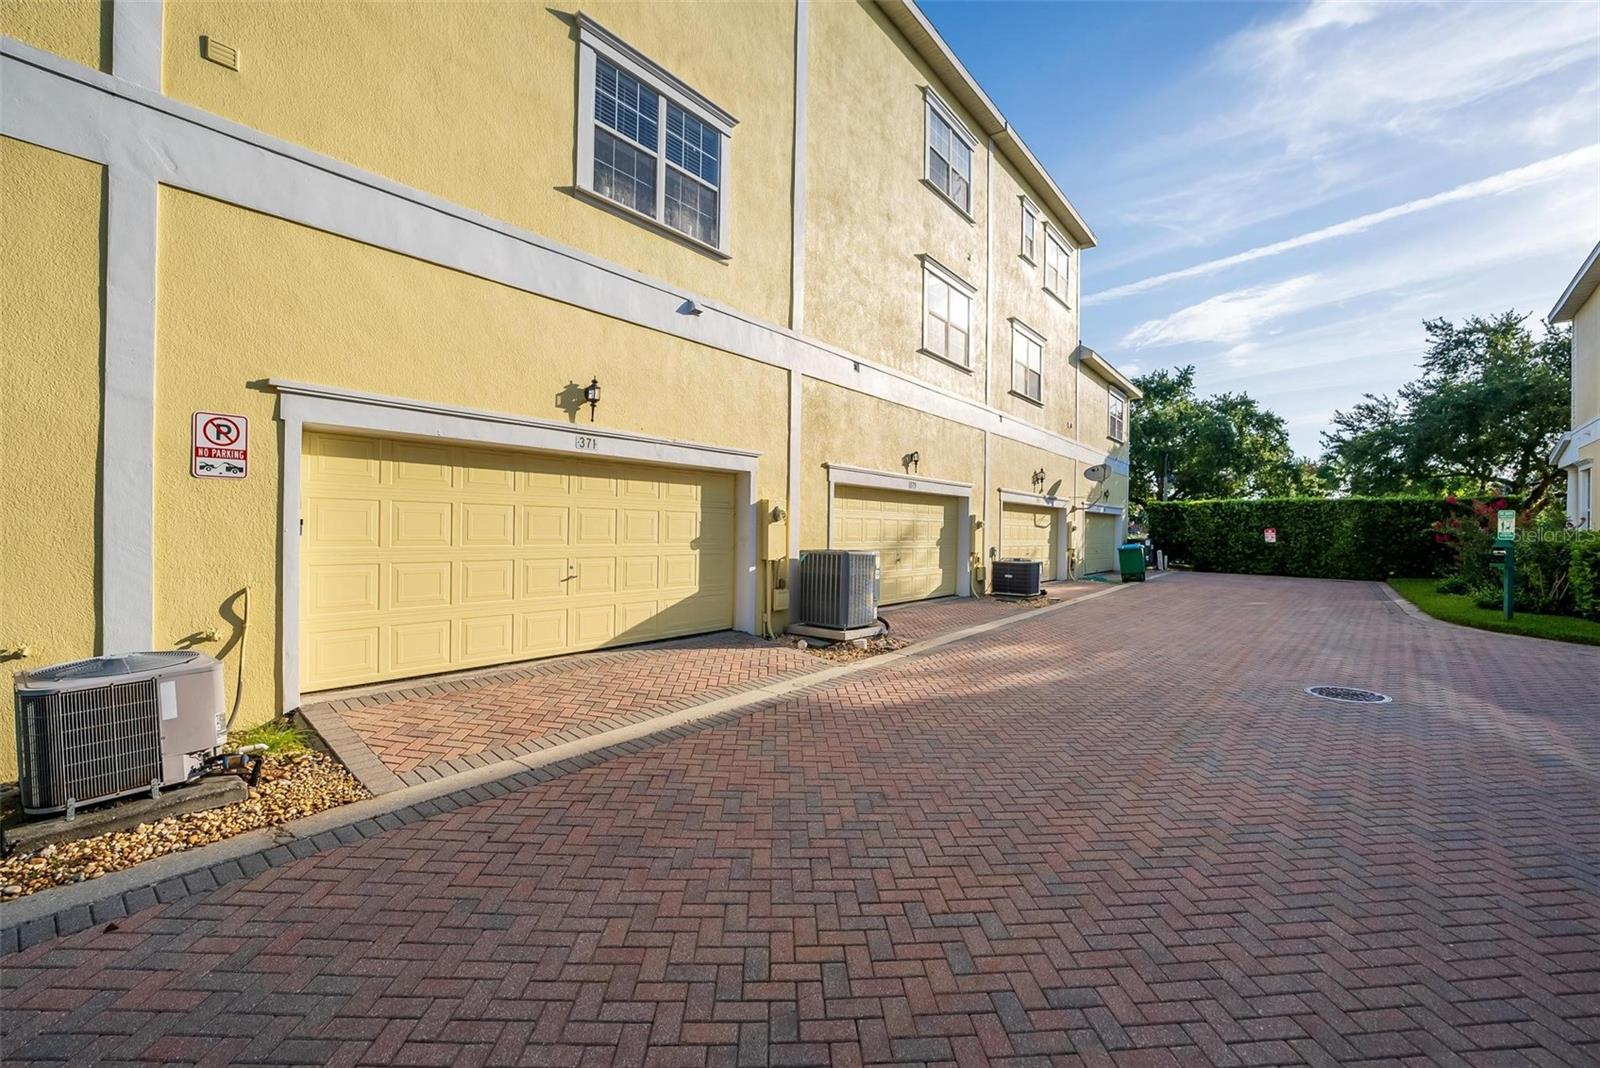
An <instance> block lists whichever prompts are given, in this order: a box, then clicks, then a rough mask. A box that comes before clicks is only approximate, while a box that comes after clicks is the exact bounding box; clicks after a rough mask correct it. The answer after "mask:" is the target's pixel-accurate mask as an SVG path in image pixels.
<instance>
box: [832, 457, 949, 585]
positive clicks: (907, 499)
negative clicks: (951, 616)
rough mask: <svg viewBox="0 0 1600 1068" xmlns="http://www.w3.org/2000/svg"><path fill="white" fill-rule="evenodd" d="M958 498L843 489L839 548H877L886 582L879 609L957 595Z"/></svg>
mask: <svg viewBox="0 0 1600 1068" xmlns="http://www.w3.org/2000/svg"><path fill="white" fill-rule="evenodd" d="M956 529H957V528H956V498H954V497H932V496H928V495H926V494H921V493H897V492H895V491H893V490H882V489H867V488H865V487H861V486H839V487H837V488H836V489H835V490H834V500H833V547H834V548H835V549H871V550H874V551H876V552H877V554H878V567H879V568H880V569H881V571H882V575H883V577H882V581H881V583H880V585H879V587H878V603H879V604H895V603H896V602H899V601H917V600H921V599H923V598H925V597H943V596H946V595H947V594H952V593H955V592H956Z"/></svg>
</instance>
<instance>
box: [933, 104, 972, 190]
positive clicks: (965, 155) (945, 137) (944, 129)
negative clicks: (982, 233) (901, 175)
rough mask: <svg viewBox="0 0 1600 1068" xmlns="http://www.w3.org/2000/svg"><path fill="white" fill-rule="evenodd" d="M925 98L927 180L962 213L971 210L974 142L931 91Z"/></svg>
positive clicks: (964, 128) (965, 129) (959, 121)
mask: <svg viewBox="0 0 1600 1068" xmlns="http://www.w3.org/2000/svg"><path fill="white" fill-rule="evenodd" d="M924 96H925V97H926V99H927V113H928V119H927V139H928V173H927V175H926V177H927V180H928V184H929V185H931V186H933V187H934V188H935V189H937V190H938V191H939V192H941V193H943V194H944V195H945V196H946V197H948V198H949V200H950V202H951V203H952V204H954V205H955V206H956V207H958V208H960V209H961V212H962V214H964V215H970V214H971V213H972V152H973V149H974V148H976V147H977V142H976V141H975V140H974V139H973V137H972V135H971V134H970V133H968V132H967V128H966V127H965V126H963V125H962V124H961V120H959V119H957V118H956V117H955V115H954V113H952V112H951V111H950V109H949V108H947V107H945V106H944V104H943V103H942V102H940V100H939V98H938V97H936V96H934V95H933V93H931V92H927V93H925V94H924Z"/></svg>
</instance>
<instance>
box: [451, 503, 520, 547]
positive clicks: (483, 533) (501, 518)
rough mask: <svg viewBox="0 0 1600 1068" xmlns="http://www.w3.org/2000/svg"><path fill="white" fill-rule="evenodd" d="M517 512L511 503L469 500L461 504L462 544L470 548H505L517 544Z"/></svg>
mask: <svg viewBox="0 0 1600 1068" xmlns="http://www.w3.org/2000/svg"><path fill="white" fill-rule="evenodd" d="M516 540H517V513H516V508H515V506H513V505H510V504H486V503H483V502H481V501H468V502H467V503H465V504H463V505H462V506H461V544H462V546H463V547H464V548H468V549H483V548H494V549H499V548H505V547H507V546H511V545H514V544H516Z"/></svg>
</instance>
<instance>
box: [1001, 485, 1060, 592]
mask: <svg viewBox="0 0 1600 1068" xmlns="http://www.w3.org/2000/svg"><path fill="white" fill-rule="evenodd" d="M1059 514H1060V513H1059V511H1058V510H1057V509H1055V508H1035V507H1033V506H1032V505H1027V504H1002V505H1001V506H1000V555H1001V556H1006V557H1021V558H1023V559H1027V560H1037V561H1039V562H1040V563H1041V564H1043V565H1044V566H1043V567H1042V568H1041V569H1040V573H1041V574H1042V575H1043V576H1044V580H1045V581H1046V582H1049V581H1050V580H1051V579H1055V578H1058V577H1059V574H1058V572H1057V568H1056V544H1057V542H1056V517H1057V516H1058V515H1059Z"/></svg>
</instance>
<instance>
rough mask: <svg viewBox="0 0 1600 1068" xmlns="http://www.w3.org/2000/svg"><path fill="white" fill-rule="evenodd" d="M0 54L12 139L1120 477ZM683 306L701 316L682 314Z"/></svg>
mask: <svg viewBox="0 0 1600 1068" xmlns="http://www.w3.org/2000/svg"><path fill="white" fill-rule="evenodd" d="M0 54H3V58H4V62H3V65H0V129H3V131H4V133H5V134H7V135H8V136H11V137H16V138H19V139H21V140H24V141H28V142H30V143H33V144H36V145H40V146H42V147H44V148H49V149H52V150H54V151H58V152H66V153H68V154H71V155H75V156H79V157H81V158H83V159H87V160H91V161H94V162H100V163H112V164H117V163H124V164H127V165H130V166H134V167H136V168H138V169H139V170H140V171H141V172H142V173H145V174H148V175H149V176H151V177H152V178H154V179H155V180H156V181H158V182H161V183H163V184H166V185H170V186H173V187H174V188H178V189H186V190H189V191H192V192H195V193H199V194H201V195H203V196H208V197H211V198H213V199H216V200H221V201H223V202H225V203H229V204H235V205H238V206H240V207H244V208H248V209H250V210H252V211H259V212H262V213H264V214H268V215H272V216H275V217H277V218H281V219H285V220H288V221H290V222H293V223H297V224H300V225H303V226H309V227H312V228H314V229H318V230H324V231H326V232H328V233H331V234H335V235H338V236H340V237H345V238H349V239H351V240H354V241H360V242H362V243H364V244H368V245H373V246H375V247H377V248H383V249H388V250H391V251H394V252H398V253H400V254H402V255H406V256H410V257H412V258H414V259H420V260H423V261H426V262H428V263H434V264H438V265H439V266H442V267H447V268H449V269H451V270H457V271H461V272H463V273H466V274H470V275H474V276H476V277H479V278H485V279H488V280H490V281H494V282H498V283H500V284H502V285H507V286H510V287H512V288H515V289H520V290H522V291H523V292H527V293H533V294H536V295H538V296H543V297H548V298H549V299H552V300H556V301H560V302H562V303H565V304H570V305H573V306H575V307H579V308H585V309H589V310H592V311H596V312H599V313H601V314H603V315H608V316H611V317H613V318H616V319H620V320H623V321H625V322H631V323H635V324H637V325H639V326H644V327H647V328H649V329H653V330H658V331H661V332H663V333H667V334H672V335H674V336H677V337H682V338H685V339H687V340H690V341H694V342H698V343H700V344H704V345H710V346H712V347H714V348H719V349H723V350H724V351H727V352H731V353H734V354H736V355H739V356H744V357H747V358H749V359H753V360H756V361H758V362H761V363H766V364H770V365H773V366H778V367H784V368H787V369H789V370H793V371H798V372H799V373H801V374H804V375H806V376H808V377H810V378H815V379H817V380H818V381H821V382H827V383H829V384H831V385H836V386H839V387H841V388H844V389H849V390H853V391H855V392H859V393H864V394H867V395H869V396H874V397H878V398H880V399H883V400H887V401H889V402H890V403H893V404H898V405H901V406H902V407H907V408H912V409H916V410H918V411H923V412H926V413H928V414H930V415H935V416H938V417H939V418H943V419H949V420H951V421H954V422H958V423H962V424H965V425H967V426H971V427H975V428H977V429H980V430H985V431H987V432H989V433H993V434H998V435H1000V436H1001V437H1004V438H1008V439H1010V440H1013V441H1018V442H1021V443H1023V444H1026V445H1031V446H1033V447H1035V448H1039V449H1042V450H1045V451H1047V452H1051V453H1054V454H1056V455H1059V456H1064V457H1068V458H1071V459H1075V460H1080V461H1082V462H1084V463H1090V464H1093V463H1106V464H1109V465H1110V466H1111V468H1112V469H1113V470H1115V471H1117V473H1119V474H1124V473H1126V471H1127V463H1126V461H1124V460H1121V459H1118V458H1117V457H1114V456H1111V455H1108V454H1107V453H1105V452H1103V451H1100V450H1096V449H1093V448H1090V447H1089V446H1087V445H1085V444H1083V443H1081V442H1077V441H1073V440H1072V439H1070V438H1067V437H1065V436H1064V435H1061V434H1057V433H1055V432H1053V431H1050V430H1046V429H1044V428H1042V427H1037V426H1034V425H1032V424H1029V423H1025V422H1021V421H1019V420H1017V419H1015V418H1012V417H1010V416H1008V415H1006V414H1005V413H1003V412H1001V411H999V410H997V409H995V408H991V407H989V406H988V405H985V404H982V403H980V402H977V401H973V400H968V399H967V398H965V397H961V396H958V395H957V394H954V393H951V392H948V391H945V390H942V389H939V388H938V387H935V386H933V385H931V384H929V383H926V382H923V381H920V380H918V379H916V378H914V377H912V376H910V375H908V374H904V373H901V372H898V371H895V370H892V369H890V368H887V367H883V366H879V365H877V364H874V363H872V362H870V361H868V360H865V359H863V358H861V357H860V356H857V355H854V354H852V353H850V352H847V351H845V350H843V349H839V348H835V347H833V346H830V345H826V344H824V343H822V342H819V341H817V340H815V339H811V338H805V337H801V336H799V335H797V334H795V333H793V332H791V331H789V330H786V329H784V328H782V327H778V326H775V325H773V324H770V323H765V322H762V321H760V320H757V319H754V318H751V317H749V316H746V315H744V314H742V313H740V312H736V311H733V310H731V309H727V308H723V307H721V306H719V305H718V304H716V303H715V302H713V301H708V300H705V299H704V298H702V297H700V296H698V295H695V294H692V293H689V292H686V291H685V290H682V289H679V288H675V287H670V286H668V285H667V284H666V283H664V282H662V281H659V280H657V279H653V278H650V277H648V276H646V275H641V274H638V273H636V272H632V271H628V270H626V269H624V268H621V267H618V266H616V265H614V264H610V263H607V262H606V261H604V260H601V259H599V258H597V257H594V256H590V255H588V254H586V253H583V252H579V251H577V250H574V249H569V248H566V247H564V246H561V245H558V244H556V243H554V242H551V241H549V240H548V239H546V238H543V237H540V236H538V235H536V234H533V233H530V232H528V231H525V230H520V229H518V228H516V227H513V226H510V225H508V224H506V223H503V222H500V221H498V220H496V219H492V218H490V217H488V216H486V215H483V214H481V213H478V212H474V211H472V210H470V209H467V208H463V207H461V206H460V205H457V204H453V203H451V202H449V201H446V200H443V199H441V198H439V197H435V196H432V195H430V194H427V193H423V192H421V191H419V190H415V189H411V188H409V187H406V186H403V185H400V184H399V183H397V182H392V181H390V180H388V179H386V178H382V177H379V176H377V175H374V174H371V173H369V172H366V171H362V170H360V169H359V168H356V167H352V166H350V165H348V164H345V163H341V162H339V161H337V160H334V159H330V158H328V157H325V156H321V155H319V154H317V153H315V152H312V151H310V150H308V149H305V148H302V147H300V146H298V145H293V144H290V143H288V142H286V141H282V140H279V139H277V138H274V137H270V136H268V135H266V134H262V133H260V132H259V131H256V130H252V129H249V128H247V127H244V126H241V125H239V124H237V123H233V122H230V121H228V120H226V119H222V118H219V117H217V116H215V115H211V114H209V113H207V112H204V111H201V110H199V109H198V108H194V107H190V106H189V105H186V104H182V103H179V102H177V101H174V100H172V99H170V98H168V97H165V96H162V95H161V94H159V93H154V92H150V91H148V90H145V89H142V88H140V87H139V86H136V85H133V84H131V83H128V82H124V81H121V80H120V79H116V78H113V77H111V76H109V75H105V74H102V73H100V72H99V71H93V70H89V69H88V68H86V67H82V66H80V65H78V64H75V63H71V62H69V61H67V60H63V59H60V58H59V57H56V56H52V55H50V54H48V53H45V52H41V51H39V50H38V49H34V48H30V47H29V46H27V45H24V44H22V43H20V42H18V41H15V40H13V39H11V38H4V39H0ZM685 299H689V300H693V301H694V303H695V304H696V305H697V306H698V307H699V308H700V309H701V310H702V312H703V314H701V315H699V316H686V315H683V314H682V313H680V311H679V309H680V308H681V307H682V306H683V304H684V301H685Z"/></svg>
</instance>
